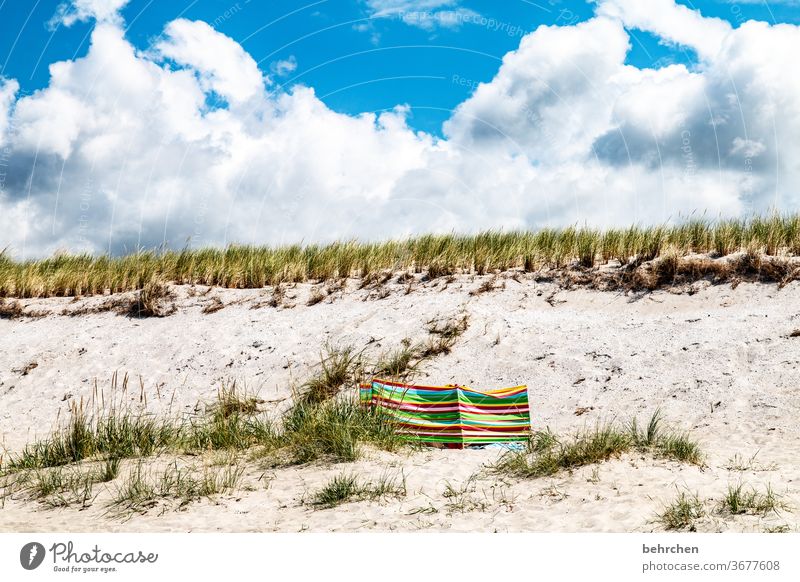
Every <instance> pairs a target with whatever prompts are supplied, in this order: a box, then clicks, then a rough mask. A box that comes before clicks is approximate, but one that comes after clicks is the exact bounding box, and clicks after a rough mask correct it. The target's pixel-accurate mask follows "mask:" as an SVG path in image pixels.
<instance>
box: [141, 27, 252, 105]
mask: <svg viewBox="0 0 800 582" xmlns="http://www.w3.org/2000/svg"><path fill="white" fill-rule="evenodd" d="M156 50H157V51H158V52H159V53H160V54H161V55H162V56H163V57H165V58H168V59H172V60H173V61H175V62H176V63H178V64H179V65H184V66H186V67H190V68H191V69H192V70H193V71H195V72H196V73H197V74H198V76H199V79H200V84H201V87H202V88H203V89H204V90H205V91H214V92H215V93H217V94H218V95H221V96H222V97H224V98H225V99H226V100H228V101H231V102H234V103H241V102H244V101H247V100H248V99H251V98H252V97H254V96H255V95H257V94H259V93H261V92H262V91H263V88H264V78H263V75H262V74H261V72H260V71H259V69H258V65H257V64H256V62H255V61H254V60H253V58H252V57H251V56H250V55H249V54H247V52H245V50H244V49H243V48H242V46H241V45H240V44H238V43H237V42H235V41H234V40H232V39H230V38H228V37H227V36H225V35H222V34H220V33H218V32H217V31H215V30H214V29H213V28H212V27H211V26H209V25H208V24H206V23H205V22H202V21H190V20H186V19H183V18H180V19H178V20H173V21H172V22H170V23H169V24H168V25H167V28H166V30H165V39H164V40H163V41H161V42H159V43H158V45H156Z"/></svg>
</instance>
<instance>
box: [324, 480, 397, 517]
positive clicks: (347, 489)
mask: <svg viewBox="0 0 800 582" xmlns="http://www.w3.org/2000/svg"><path fill="white" fill-rule="evenodd" d="M405 495H406V483H405V478H403V479H401V480H400V481H398V480H397V479H396V478H394V477H389V476H388V475H387V474H384V475H382V476H381V478H380V479H379V480H378V481H377V483H372V482H367V483H361V482H360V481H359V479H358V478H357V477H356V476H355V475H348V474H345V473H341V474H339V475H336V476H335V477H333V479H331V480H330V481H329V482H328V483H326V484H325V485H324V486H323V487H322V488H320V489H319V490H317V491H315V492H314V493H313V494H312V495H311V504H312V505H314V506H316V507H319V508H331V507H336V506H337V505H341V504H343V503H348V502H352V501H363V500H374V499H382V498H386V497H395V498H401V497H405Z"/></svg>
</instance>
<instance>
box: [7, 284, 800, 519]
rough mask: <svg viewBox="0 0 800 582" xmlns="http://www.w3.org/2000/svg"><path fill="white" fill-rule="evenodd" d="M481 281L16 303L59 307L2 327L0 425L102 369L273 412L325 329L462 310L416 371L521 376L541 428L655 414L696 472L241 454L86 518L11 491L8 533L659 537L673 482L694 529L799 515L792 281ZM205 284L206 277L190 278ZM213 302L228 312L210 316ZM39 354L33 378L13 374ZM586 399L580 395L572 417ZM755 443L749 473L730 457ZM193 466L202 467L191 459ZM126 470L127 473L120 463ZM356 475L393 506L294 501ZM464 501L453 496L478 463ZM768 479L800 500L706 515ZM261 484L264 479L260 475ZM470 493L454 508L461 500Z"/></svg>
mask: <svg viewBox="0 0 800 582" xmlns="http://www.w3.org/2000/svg"><path fill="white" fill-rule="evenodd" d="M484 280H485V278H480V277H474V278H473V277H467V276H464V277H459V278H457V279H456V281H455V282H452V283H450V284H449V285H448V286H447V288H446V289H443V287H444V286H445V282H444V280H440V281H438V282H437V281H434V282H433V283H427V284H418V285H417V286H416V287H415V290H414V291H413V292H411V293H410V294H405V287H406V286H405V285H401V284H395V283H390V284H389V285H387V286H386V289H388V290H389V291H390V294H389V295H388V296H387V297H385V298H383V299H378V297H379V296H380V293H379V292H378V291H376V290H361V291H358V290H356V282H354V281H351V282H350V283H349V285H348V290H346V291H345V292H337V293H335V294H334V295H332V296H331V297H329V298H328V299H326V300H325V301H324V302H322V303H319V304H317V305H314V306H310V307H309V306H306V305H305V302H306V299H307V297H308V296H309V290H310V287H311V286H310V285H298V286H296V287H295V288H293V289H290V290H289V293H288V294H289V296H290V297H292V296H293V298H290V299H287V303H289V304H295V307H293V308H289V309H287V308H277V309H276V308H271V307H267V306H263V307H260V308H258V309H252V308H251V307H253V305H255V304H258V303H264V302H265V301H266V300H267V299H268V298H269V296H270V291H269V290H241V291H234V290H218V289H214V290H211V291H210V293H209V294H208V295H205V296H200V295H197V296H190V293H189V289H188V288H186V287H181V288H176V290H177V292H178V294H179V298H178V308H179V309H178V312H177V313H176V314H175V315H172V316H170V317H166V318H163V319H142V320H137V319H130V318H127V317H123V316H120V315H116V314H114V313H99V314H88V315H82V316H78V317H66V316H64V315H61V311H62V310H63V309H68V310H69V309H78V308H81V307H85V306H87V305H94V304H98V303H100V302H102V301H103V300H104V299H103V298H91V299H85V300H80V301H77V302H71V300H69V299H49V300H35V301H26V302H25V304H26V306H28V307H29V308H30V309H36V310H45V311H51V312H52V315H49V316H47V317H43V318H40V319H23V320H12V321H9V320H0V434H1V435H2V439H3V444H4V446H5V447H6V448H8V449H9V450H11V451H19V450H20V449H21V447H23V446H24V445H25V443H27V442H31V441H32V440H34V439H35V438H36V437H37V436H38V437H41V436H44V435H46V434H47V433H48V431H49V430H50V429H51V428H52V426H53V422H54V420H55V418H56V416H57V414H58V413H59V411H61V412H60V413H61V415H62V416H63V415H64V414H65V413H66V412H67V410H68V406H69V403H70V402H76V401H79V400H80V399H81V398H84V399H90V398H91V395H92V391H93V386H94V383H95V380H96V381H97V385H98V387H99V388H100V389H106V390H107V387H108V385H109V381H110V376H111V374H112V373H113V372H114V371H119V372H120V373H128V374H129V375H130V376H131V378H132V379H133V384H134V386H133V388H132V389H131V391H130V394H129V396H130V398H131V399H132V400H135V401H138V399H139V398H140V394H139V387H138V382H139V376H141V378H142V382H143V385H144V389H145V392H146V394H147V400H148V405H149V407H150V408H151V409H153V410H158V409H166V408H167V406H168V405H169V403H170V401H171V399H174V401H173V402H172V407H173V410H186V411H191V410H192V409H194V408H195V406H196V404H197V403H198V402H199V401H207V400H211V399H212V398H213V397H214V395H215V393H216V390H217V389H218V387H219V386H220V383H221V382H223V381H230V380H237V381H238V382H239V383H240V384H245V385H246V386H247V387H248V388H249V389H252V390H255V391H258V393H259V395H260V397H261V398H262V399H263V400H265V401H266V402H265V404H264V406H265V407H267V408H277V407H280V406H281V405H282V404H283V405H285V404H286V403H287V400H286V399H287V398H288V396H289V395H290V387H291V385H292V383H293V382H298V381H302V380H303V379H304V378H305V377H306V376H307V375H308V374H309V373H310V370H311V367H312V366H313V365H314V364H315V363H316V362H317V361H318V360H319V354H320V350H321V348H322V346H323V344H324V343H325V342H326V341H330V342H332V343H333V344H339V345H342V344H352V345H354V346H356V347H358V348H359V349H360V348H361V347H364V346H367V348H366V349H367V353H368V354H377V353H379V352H380V351H381V350H387V349H390V348H393V347H395V346H397V345H399V343H400V341H401V340H402V339H403V338H405V337H409V338H412V339H414V340H421V339H424V338H425V337H426V336H427V332H426V331H425V323H426V322H428V321H429V320H431V319H433V318H437V317H448V316H453V315H456V314H460V313H468V314H469V316H470V326H469V329H468V330H467V332H466V333H465V334H464V336H462V337H461V338H460V339H459V341H458V343H457V344H456V346H455V348H454V350H453V352H452V353H451V354H449V355H447V356H442V357H439V358H437V359H435V360H433V361H430V362H427V363H426V364H425V367H424V373H423V374H422V376H421V377H420V378H419V379H420V380H421V381H424V382H431V383H436V384H446V383H450V382H457V383H461V384H469V385H472V386H475V387H487V388H488V387H501V386H508V385H517V384H527V385H528V386H529V391H530V400H531V407H532V419H533V424H534V427H535V428H544V427H545V426H549V427H551V428H552V429H553V430H554V431H556V432H571V431H574V430H576V429H579V428H581V427H584V426H593V425H594V424H595V423H596V422H598V421H605V420H611V419H615V418H618V419H621V420H628V419H630V418H632V417H634V416H636V417H638V418H639V419H640V420H641V421H646V420H647V419H648V418H649V417H650V415H651V414H652V413H653V411H654V410H655V409H656V408H658V407H660V408H661V409H662V411H663V413H664V415H665V417H666V418H667V419H668V420H669V421H671V422H672V423H673V424H675V425H676V426H678V427H680V428H685V429H690V430H691V431H692V434H693V435H694V437H695V438H696V439H697V440H699V441H700V443H701V445H702V448H703V451H704V453H705V454H706V462H707V467H705V468H699V467H696V466H690V465H683V464H679V463H676V462H672V461H665V460H658V459H652V458H650V457H648V456H643V455H630V456H625V457H623V458H621V459H618V460H613V461H609V462H606V463H603V464H600V465H597V466H593V467H587V468H583V469H580V470H577V471H574V472H572V473H571V474H570V473H562V474H559V475H557V476H556V477H554V478H546V479H535V480H521V481H520V480H515V479H503V478H500V477H498V476H496V475H493V474H491V473H490V472H488V471H486V470H483V471H481V468H482V467H483V466H485V465H487V464H489V463H491V462H492V461H494V460H495V459H496V458H497V455H498V453H497V452H496V451H491V450H477V451H476V450H471V451H441V450H427V451H424V452H418V453H402V454H390V453H385V452H378V451H367V454H366V455H365V457H364V458H363V459H362V460H360V461H358V462H356V463H352V464H344V465H338V466H333V467H332V466H324V465H309V466H301V467H293V468H285V469H275V470H268V471H265V470H264V469H259V468H258V466H257V464H255V463H250V464H248V469H247V472H246V476H245V482H246V483H248V484H249V485H250V486H251V488H253V489H255V490H253V491H243V492H241V493H240V494H237V495H236V496H235V497H231V496H221V497H218V498H215V499H214V500H206V501H201V502H196V503H193V504H191V505H190V506H188V507H185V508H183V509H181V510H179V511H177V510H175V509H173V508H172V507H170V506H167V505H166V504H160V505H159V506H158V507H156V508H154V509H151V510H150V511H149V512H147V513H146V514H144V515H135V516H133V517H132V518H131V519H129V520H127V521H124V522H123V521H120V520H118V519H112V518H110V517H108V516H107V515H106V502H107V501H108V498H109V495H110V493H109V492H104V491H103V488H104V486H99V487H98V491H99V492H100V495H99V496H98V497H97V499H95V501H94V503H93V505H92V506H91V507H89V508H88V509H85V510H83V511H78V509H76V508H67V509H57V510H52V509H47V508H45V507H43V506H41V505H40V504H37V503H36V502H22V501H19V500H7V501H6V503H5V506H4V507H3V508H2V509H0V531H35V530H37V531H38V530H43V531H48V530H58V531H68V530H73V531H101V530H102V531H106V530H108V531H300V530H311V531H354V530H378V531H387V530H404V531H409V530H410V531H414V530H448V531H495V530H496V531H652V530H658V529H660V528H661V526H660V525H659V524H658V523H656V522H655V519H654V517H655V515H656V514H657V513H658V511H659V510H660V509H661V508H662V506H663V504H664V503H665V502H667V501H670V500H672V499H673V498H674V497H675V496H676V494H677V493H678V491H687V492H690V493H692V494H694V493H697V494H698V496H699V497H700V498H701V499H702V500H704V501H705V503H706V509H707V511H708V515H707V516H706V517H704V518H702V519H701V520H699V521H698V524H697V528H698V529H699V530H701V531H723V530H732V531H763V530H764V529H766V528H770V527H776V526H783V525H785V526H788V528H789V529H790V530H791V531H798V526H799V525H800V521H798V515H800V488H799V486H800V439H799V438H798V437H800V428H798V422H797V421H798V418H800V415H799V414H798V413H799V412H800V374H798V363H800V338H790V337H788V336H789V334H790V333H791V332H792V331H793V330H794V329H797V328H800V315H799V314H800V284H798V283H792V284H790V285H789V286H787V287H786V288H784V289H782V290H778V289H777V288H776V286H774V285H761V284H742V285H740V286H739V287H738V288H736V289H731V288H730V287H729V286H716V287H709V286H704V285H699V286H698V288H699V291H698V292H697V293H695V294H693V295H689V294H680V295H679V294H674V293H671V292H669V291H659V292H656V293H653V294H650V295H644V296H631V295H629V296H626V295H624V294H619V293H601V292H593V291H583V290H576V291H558V292H557V293H556V295H555V297H554V298H552V299H551V303H553V305H551V304H550V303H548V302H547V299H548V297H550V296H551V295H552V293H553V292H555V291H557V289H556V287H554V286H551V285H548V284H538V283H535V282H533V281H532V280H530V279H525V278H522V279H520V281H515V280H513V279H511V278H506V277H501V278H499V279H498V285H500V284H502V283H504V284H505V288H498V289H496V290H495V291H493V292H490V293H484V294H480V295H475V296H473V295H470V294H469V291H471V290H474V289H476V288H477V287H478V286H479V285H480V283H481V282H482V281H484ZM202 290H203V289H200V291H202ZM212 296H218V297H219V298H220V299H222V301H223V302H224V303H225V304H226V307H225V308H224V309H223V310H221V311H218V312H217V313H213V314H203V313H202V312H201V309H202V306H203V305H205V304H206V303H208V301H209V300H210V297H212ZM34 362H35V363H36V367H35V368H31V369H30V370H29V371H28V373H27V374H24V373H23V370H24V369H25V368H26V366H28V365H29V364H32V363H34ZM578 408H588V409H589V411H588V412H587V413H585V414H583V415H582V416H576V415H575V411H576V410H577V409H578ZM756 453H757V456H756V457H755V462H754V463H753V465H752V467H750V468H748V469H747V470H744V471H740V470H735V469H731V468H730V459H731V458H732V457H734V455H740V456H741V457H742V458H743V459H745V460H746V459H747V458H749V457H751V456H753V455H754V454H756ZM192 462H200V461H197V460H194V461H192ZM126 470H127V467H126V468H124V469H123V473H125V472H126ZM343 471H344V472H347V473H354V474H357V475H360V476H362V477H363V478H364V479H367V478H370V477H371V478H377V477H378V476H379V475H381V474H383V473H387V472H388V473H390V474H396V475H400V474H403V475H404V476H405V478H406V482H407V490H408V494H407V496H406V497H405V498H403V499H401V500H384V501H363V502H358V503H351V504H346V505H343V506H340V507H338V508H334V509H326V510H315V509H313V508H312V507H310V506H309V505H308V504H305V503H304V499H305V498H307V497H308V495H309V492H311V491H313V490H315V489H316V488H318V487H319V486H320V485H322V484H324V483H325V482H326V481H327V480H329V479H330V478H331V477H332V476H334V475H336V474H338V473H341V472H343ZM476 473H477V477H476V478H475V479H474V480H473V481H472V482H471V484H470V486H469V487H467V489H468V492H467V494H465V495H464V496H463V499H458V500H456V501H458V502H457V503H456V502H453V499H452V498H451V499H449V500H448V499H447V498H446V497H445V496H444V495H443V492H444V491H445V488H446V487H447V485H448V484H450V485H451V486H452V487H453V488H455V489H459V488H460V487H461V486H462V485H463V484H464V483H465V482H466V481H467V480H468V479H469V478H470V476H472V475H473V474H476ZM740 482H743V483H745V484H747V485H748V486H749V485H753V486H756V487H757V488H759V489H760V490H762V491H763V490H764V487H765V486H766V485H767V484H770V485H771V487H772V489H773V490H774V491H775V492H776V493H778V494H780V495H781V496H782V500H783V502H784V503H786V504H788V505H789V506H790V507H793V508H794V509H795V511H793V512H790V511H782V512H780V513H779V514H776V513H770V514H769V515H767V516H729V515H718V514H717V513H716V512H715V511H714V510H715V504H716V501H717V500H718V499H719V498H720V497H721V496H722V495H723V493H724V491H725V490H726V489H727V487H728V485H729V484H734V485H735V484H738V483H740ZM265 484H266V485H267V486H266V487H265ZM462 502H463V503H462Z"/></svg>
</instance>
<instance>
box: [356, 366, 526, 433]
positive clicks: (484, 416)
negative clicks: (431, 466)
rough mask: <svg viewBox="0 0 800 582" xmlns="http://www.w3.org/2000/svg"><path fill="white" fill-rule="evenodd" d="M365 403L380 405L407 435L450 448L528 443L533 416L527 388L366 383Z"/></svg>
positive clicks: (363, 387) (362, 394)
mask: <svg viewBox="0 0 800 582" xmlns="http://www.w3.org/2000/svg"><path fill="white" fill-rule="evenodd" d="M360 397H361V402H362V403H364V404H371V405H372V406H376V407H380V408H381V409H382V410H384V411H386V413H387V414H389V415H390V417H391V418H392V420H393V421H394V422H395V423H396V424H397V426H398V428H399V431H400V432H401V433H402V434H404V435H405V436H406V437H407V438H408V439H410V440H414V441H417V442H422V443H428V444H436V443H438V444H442V445H445V446H447V447H451V448H463V447H465V446H469V445H487V444H492V443H512V442H520V441H526V440H527V439H528V438H529V437H530V430H531V420H530V408H529V405H528V389H527V387H526V386H517V387H515V388H504V389H502V390H492V391H489V392H478V391H477V390H473V389H472V388H467V387H466V386H412V385H409V384H402V383H399V382H390V381H387V380H378V379H376V380H373V382H372V384H363V385H362V386H361V390H360Z"/></svg>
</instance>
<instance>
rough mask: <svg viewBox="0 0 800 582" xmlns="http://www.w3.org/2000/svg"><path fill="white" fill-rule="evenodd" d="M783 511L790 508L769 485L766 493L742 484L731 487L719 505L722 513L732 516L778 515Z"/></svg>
mask: <svg viewBox="0 0 800 582" xmlns="http://www.w3.org/2000/svg"><path fill="white" fill-rule="evenodd" d="M781 509H788V506H787V505H786V503H784V502H783V500H782V499H781V498H780V496H779V495H777V494H776V493H775V492H774V491H773V490H772V487H771V486H770V485H767V487H766V489H765V491H764V493H761V492H759V491H758V490H756V489H755V488H752V487H745V486H744V484H742V483H739V484H737V485H729V486H728V490H727V491H726V493H725V495H724V497H723V498H722V500H721V501H720V503H719V510H720V512H721V513H728V514H731V515H742V514H753V515H756V514H760V515H766V514H768V513H770V512H775V513H778V512H779V511H780V510H781Z"/></svg>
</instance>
